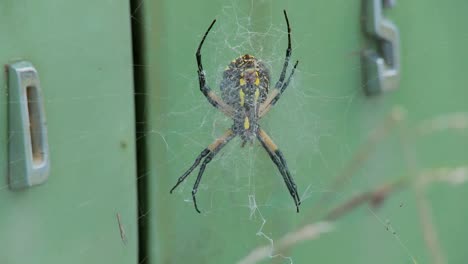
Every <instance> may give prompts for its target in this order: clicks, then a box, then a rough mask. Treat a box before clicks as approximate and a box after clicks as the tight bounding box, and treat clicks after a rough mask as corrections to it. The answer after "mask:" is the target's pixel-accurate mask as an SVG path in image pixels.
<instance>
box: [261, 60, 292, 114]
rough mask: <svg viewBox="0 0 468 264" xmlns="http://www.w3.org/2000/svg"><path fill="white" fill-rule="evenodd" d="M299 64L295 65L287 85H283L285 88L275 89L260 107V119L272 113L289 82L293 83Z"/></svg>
mask: <svg viewBox="0 0 468 264" xmlns="http://www.w3.org/2000/svg"><path fill="white" fill-rule="evenodd" d="M297 64H299V61H296V63H295V64H294V67H293V68H292V70H291V73H290V74H289V76H288V79H287V80H286V82H285V83H283V86H282V87H281V89H276V88H275V89H274V90H273V91H272V92H271V93H270V94H268V98H267V99H266V100H265V102H263V104H262V105H261V106H260V109H259V113H258V118H262V117H263V116H264V115H266V113H268V111H270V109H271V107H272V106H273V105H275V103H276V102H277V101H278V100H279V99H280V97H281V95H282V94H283V92H284V90H286V88H287V87H288V85H289V82H291V78H292V77H293V75H294V71H295V70H296V68H297Z"/></svg>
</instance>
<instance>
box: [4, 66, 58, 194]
mask: <svg viewBox="0 0 468 264" xmlns="http://www.w3.org/2000/svg"><path fill="white" fill-rule="evenodd" d="M8 87H9V90H8V91H9V93H8V97H9V98H8V104H9V107H8V111H9V113H8V117H9V119H8V130H9V142H8V143H9V146H8V151H9V153H8V158H9V162H8V163H9V172H8V175H9V185H10V188H11V189H14V190H16V189H23V188H27V187H31V186H34V185H37V184H41V183H43V182H44V181H46V180H47V178H48V176H49V168H50V161H49V145H48V141H47V125H46V118H45V110H44V101H43V99H42V90H41V86H40V83H39V76H38V74H37V71H36V69H35V68H34V66H33V65H32V64H31V63H30V62H26V61H21V62H16V63H13V64H10V65H8Z"/></svg>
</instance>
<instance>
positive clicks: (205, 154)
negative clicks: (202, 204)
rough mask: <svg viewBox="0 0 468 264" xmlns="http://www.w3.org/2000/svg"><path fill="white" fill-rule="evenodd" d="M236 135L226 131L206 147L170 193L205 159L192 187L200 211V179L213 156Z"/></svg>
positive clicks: (195, 203) (194, 200) (196, 208)
mask: <svg viewBox="0 0 468 264" xmlns="http://www.w3.org/2000/svg"><path fill="white" fill-rule="evenodd" d="M234 137H235V134H234V132H233V131H232V130H230V129H229V130H228V131H226V133H224V135H223V136H221V137H220V138H218V139H216V140H215V141H214V142H213V143H212V144H210V145H209V146H208V147H207V148H206V149H204V150H203V151H202V152H201V153H200V155H198V157H197V158H196V159H195V162H194V163H193V165H192V166H191V167H190V168H189V169H188V170H187V171H186V172H185V173H184V174H183V175H182V176H180V177H179V179H178V180H177V183H176V184H175V186H174V187H172V189H171V191H170V193H172V192H173V191H174V190H175V189H176V188H177V186H179V184H180V183H182V182H183V181H184V180H185V179H186V178H187V177H188V176H189V174H190V173H192V171H193V170H194V169H195V168H196V167H197V166H198V164H200V162H201V160H202V159H204V160H203V163H202V165H201V166H200V171H199V172H198V177H197V180H196V181H195V184H194V186H193V189H192V197H193V203H194V205H195V210H197V212H199V213H200V210H198V207H197V200H196V199H195V194H196V193H197V190H198V185H199V184H200V180H201V178H202V176H203V173H204V172H205V168H206V165H207V164H208V163H209V162H210V161H211V160H212V159H213V157H214V156H215V155H216V154H217V153H218V152H219V151H220V150H221V149H222V148H223V147H224V146H225V145H226V144H227V143H228V142H229V141H230V140H231V139H233V138H234Z"/></svg>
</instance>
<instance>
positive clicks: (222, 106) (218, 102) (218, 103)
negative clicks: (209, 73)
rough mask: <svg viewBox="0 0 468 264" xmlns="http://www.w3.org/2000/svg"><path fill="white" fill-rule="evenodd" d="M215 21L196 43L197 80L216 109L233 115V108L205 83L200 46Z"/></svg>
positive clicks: (230, 115) (201, 89)
mask: <svg viewBox="0 0 468 264" xmlns="http://www.w3.org/2000/svg"><path fill="white" fill-rule="evenodd" d="M215 22H216V19H215V20H213V22H211V25H210V26H209V27H208V30H206V32H205V35H204V36H203V38H202V40H201V42H200V44H199V45H198V49H197V53H196V54H195V57H196V58H197V65H198V82H199V84H200V91H201V92H202V93H203V95H205V97H206V99H208V102H210V104H211V105H213V106H214V107H216V108H217V109H218V110H220V111H221V112H223V113H224V114H226V115H227V116H229V117H233V115H234V109H233V108H232V107H231V106H229V105H228V104H226V103H225V102H224V101H223V100H222V99H221V98H219V97H218V96H217V95H216V94H215V93H214V92H213V91H212V90H211V89H210V87H209V86H208V84H207V83H206V76H205V71H204V69H203V64H202V60H201V52H200V51H201V48H202V46H203V43H204V42H205V39H206V36H208V33H209V32H210V30H211V28H212V27H213V25H214V23H215Z"/></svg>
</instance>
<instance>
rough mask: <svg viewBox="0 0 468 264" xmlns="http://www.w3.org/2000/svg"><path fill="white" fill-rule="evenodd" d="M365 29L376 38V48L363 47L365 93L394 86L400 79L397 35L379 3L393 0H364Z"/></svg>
mask: <svg viewBox="0 0 468 264" xmlns="http://www.w3.org/2000/svg"><path fill="white" fill-rule="evenodd" d="M364 2H365V14H364V17H365V31H366V32H367V33H368V34H370V36H371V37H372V38H374V39H375V40H376V43H377V48H376V49H377V50H366V51H364V53H363V57H362V63H363V70H364V79H365V83H364V90H365V91H366V93H367V94H368V95H373V94H379V93H381V92H386V91H390V90H394V89H396V88H397V87H398V86H399V83H400V35H399V33H398V28H397V27H396V25H395V24H394V23H393V22H391V21H390V20H388V19H386V18H384V17H383V10H382V4H383V5H384V7H387V8H391V7H393V6H394V5H395V0H364Z"/></svg>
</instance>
